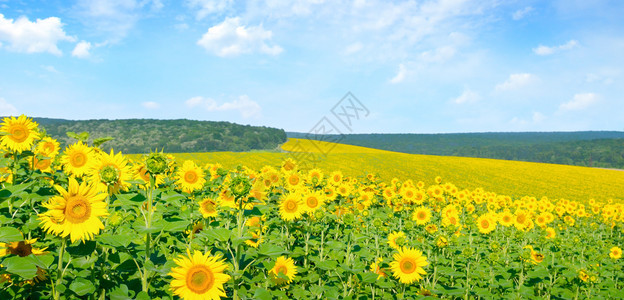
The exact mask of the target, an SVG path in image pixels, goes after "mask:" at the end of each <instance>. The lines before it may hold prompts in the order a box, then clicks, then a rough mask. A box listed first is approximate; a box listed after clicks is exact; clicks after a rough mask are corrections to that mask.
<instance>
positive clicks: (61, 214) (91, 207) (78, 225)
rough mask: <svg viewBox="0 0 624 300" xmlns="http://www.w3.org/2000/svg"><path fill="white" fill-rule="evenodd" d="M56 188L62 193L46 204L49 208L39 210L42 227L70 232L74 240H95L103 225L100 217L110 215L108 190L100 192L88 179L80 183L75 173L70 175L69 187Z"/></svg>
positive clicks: (68, 233)
mask: <svg viewBox="0 0 624 300" xmlns="http://www.w3.org/2000/svg"><path fill="white" fill-rule="evenodd" d="M54 188H55V189H56V190H57V191H58V192H59V193H60V196H54V197H52V198H50V200H49V201H48V202H47V203H45V204H43V206H44V207H45V208H47V209H48V211H47V212H44V213H41V214H39V220H40V221H41V226H42V227H43V229H44V230H45V231H47V232H49V233H52V234H55V235H60V236H62V237H66V236H68V235H69V236H70V239H71V241H72V242H74V241H77V240H82V241H85V240H92V239H93V236H94V235H95V234H98V233H99V232H100V230H101V229H104V224H102V221H100V218H99V217H106V216H108V211H107V210H106V203H105V202H104V199H105V198H106V196H107V195H106V194H105V193H100V194H98V193H97V189H96V188H95V187H94V186H93V185H87V183H86V182H83V183H81V184H78V182H77V181H76V179H74V178H73V177H70V178H69V188H68V189H67V190H65V189H64V188H62V187H61V186H58V185H55V186H54Z"/></svg>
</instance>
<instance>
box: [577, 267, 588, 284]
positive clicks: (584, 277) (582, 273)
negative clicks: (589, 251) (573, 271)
mask: <svg viewBox="0 0 624 300" xmlns="http://www.w3.org/2000/svg"><path fill="white" fill-rule="evenodd" d="M578 278H579V279H580V280H582V281H583V282H587V279H589V274H587V271H585V270H583V269H581V270H579V274H578Z"/></svg>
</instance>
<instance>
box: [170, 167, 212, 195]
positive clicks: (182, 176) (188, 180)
mask: <svg viewBox="0 0 624 300" xmlns="http://www.w3.org/2000/svg"><path fill="white" fill-rule="evenodd" d="M176 175H177V181H176V184H177V185H178V186H180V187H181V188H182V191H184V192H187V193H192V192H193V191H195V190H199V189H201V188H203V187H204V183H206V179H204V176H205V175H204V170H202V168H201V167H198V166H197V165H195V163H194V162H192V161H190V160H187V161H185V162H184V164H183V165H182V168H181V169H180V170H179V171H178V172H177V173H176Z"/></svg>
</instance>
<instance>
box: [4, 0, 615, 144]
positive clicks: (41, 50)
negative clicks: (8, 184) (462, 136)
mask: <svg viewBox="0 0 624 300" xmlns="http://www.w3.org/2000/svg"><path fill="white" fill-rule="evenodd" d="M623 14H624V2H623V1H619V0H615V1H606V0H594V1H585V0H562V1H558V0H553V1H531V0H526V1H503V0H474V1H471V0H439V1H435V0H429V1H396V2H391V1H381V0H379V1H376V0H353V1H342V0H335V1H330V0H325V1H324V0H297V1H285V0H284V1H281V0H258V1H248V2H243V1H230V0H184V1H173V0H109V1H104V0H78V1H61V0H56V1H54V0H51V1H26V0H23V1H19V0H17V1H16V0H10V1H7V0H0V115H11V114H13V115H16V114H26V115H28V116H33V117H51V118H66V119H125V118H158V119H179V118H186V119H194V120H216V121H230V122H236V123H241V124H251V125H263V126H272V127H279V128H284V129H285V130H287V131H300V132H307V131H309V130H311V129H312V128H314V127H315V125H317V124H319V120H323V118H324V117H325V118H326V119H325V120H333V121H332V122H333V123H335V124H338V125H336V127H338V129H339V130H340V131H341V132H344V133H351V132H353V133H370V132H380V133H381V132H396V133H443V132H483V131H571V130H619V131H622V130H624V21H622V18H621V16H622V15H623ZM349 91H350V92H351V93H352V94H353V95H354V96H355V97H357V99H359V101H360V103H361V104H362V105H363V106H364V107H365V108H366V111H367V114H361V115H359V119H357V120H356V119H353V120H352V121H353V122H352V124H351V126H349V127H348V128H347V127H340V126H339V123H338V122H337V121H336V119H335V116H334V115H332V113H331V110H332V108H333V107H334V106H335V105H336V104H337V103H339V101H340V100H341V99H342V97H343V96H344V95H345V94H346V93H347V92H349ZM341 103H342V102H341Z"/></svg>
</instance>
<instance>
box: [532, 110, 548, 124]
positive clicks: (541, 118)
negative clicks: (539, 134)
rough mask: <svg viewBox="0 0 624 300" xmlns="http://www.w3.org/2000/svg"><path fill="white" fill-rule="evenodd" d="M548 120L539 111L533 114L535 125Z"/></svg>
mask: <svg viewBox="0 0 624 300" xmlns="http://www.w3.org/2000/svg"><path fill="white" fill-rule="evenodd" d="M544 120H546V116H545V115H544V114H542V113H540V112H538V111H536V112H533V122H534V123H540V122H542V121H544Z"/></svg>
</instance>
